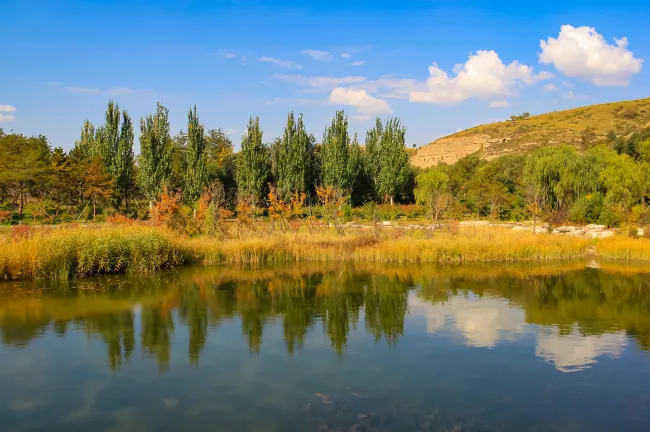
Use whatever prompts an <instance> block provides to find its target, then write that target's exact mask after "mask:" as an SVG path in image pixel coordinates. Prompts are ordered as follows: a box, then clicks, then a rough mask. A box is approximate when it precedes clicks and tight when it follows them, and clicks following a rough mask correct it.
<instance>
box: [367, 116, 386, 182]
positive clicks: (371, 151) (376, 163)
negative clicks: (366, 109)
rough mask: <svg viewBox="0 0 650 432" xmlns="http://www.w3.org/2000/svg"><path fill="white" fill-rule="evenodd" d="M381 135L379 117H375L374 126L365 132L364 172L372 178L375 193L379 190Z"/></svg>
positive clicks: (381, 129)
mask: <svg viewBox="0 0 650 432" xmlns="http://www.w3.org/2000/svg"><path fill="white" fill-rule="evenodd" d="M382 135H383V125H382V124H381V119H380V118H379V117H377V118H376V119H375V127H374V128H372V129H369V130H368V131H367V132H366V164H365V170H366V173H367V174H368V175H369V176H370V178H371V179H372V184H373V186H374V192H375V194H377V193H378V190H379V171H380V156H381V148H380V146H381V137H382Z"/></svg>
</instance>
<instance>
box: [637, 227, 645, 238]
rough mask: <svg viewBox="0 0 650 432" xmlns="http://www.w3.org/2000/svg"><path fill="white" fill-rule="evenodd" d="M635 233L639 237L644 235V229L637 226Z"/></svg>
mask: <svg viewBox="0 0 650 432" xmlns="http://www.w3.org/2000/svg"><path fill="white" fill-rule="evenodd" d="M636 235H638V236H639V237H645V230H644V229H643V228H639V229H638V230H637V231H636Z"/></svg>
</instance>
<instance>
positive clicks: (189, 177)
mask: <svg viewBox="0 0 650 432" xmlns="http://www.w3.org/2000/svg"><path fill="white" fill-rule="evenodd" d="M185 158H186V159H185V160H186V162H185V169H186V171H185V178H184V180H185V188H184V189H183V195H184V198H185V200H186V201H187V202H190V203H192V202H194V201H196V200H197V199H198V198H199V195H201V191H203V188H204V187H205V186H206V184H207V179H208V175H207V170H206V162H207V153H206V141H205V136H204V129H203V125H202V124H201V123H199V116H198V115H197V114H196V105H194V109H193V110H191V109H190V111H189V113H188V114H187V148H186V151H185Z"/></svg>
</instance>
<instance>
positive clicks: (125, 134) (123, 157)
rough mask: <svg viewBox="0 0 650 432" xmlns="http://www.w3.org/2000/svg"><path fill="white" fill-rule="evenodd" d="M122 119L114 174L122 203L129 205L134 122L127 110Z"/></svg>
mask: <svg viewBox="0 0 650 432" xmlns="http://www.w3.org/2000/svg"><path fill="white" fill-rule="evenodd" d="M122 119H123V120H122V127H121V129H120V136H119V139H118V141H117V148H116V151H115V157H114V159H113V162H112V167H113V168H112V173H113V176H114V179H115V190H116V192H117V194H118V196H119V199H120V201H121V200H125V201H126V204H127V205H128V202H129V196H130V194H131V191H132V190H133V181H134V171H133V167H134V157H133V121H132V120H131V117H130V116H129V114H128V113H127V112H126V110H125V111H124V112H122Z"/></svg>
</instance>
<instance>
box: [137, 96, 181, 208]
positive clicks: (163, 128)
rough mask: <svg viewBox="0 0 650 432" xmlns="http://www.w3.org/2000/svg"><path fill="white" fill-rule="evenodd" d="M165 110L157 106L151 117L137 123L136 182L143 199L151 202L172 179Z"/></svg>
mask: <svg viewBox="0 0 650 432" xmlns="http://www.w3.org/2000/svg"><path fill="white" fill-rule="evenodd" d="M168 118H169V110H168V109H167V108H165V107H164V106H163V105H162V104H161V103H158V108H157V110H156V114H155V115H151V114H150V115H148V116H147V117H146V119H142V120H140V158H139V165H140V176H139V182H140V186H141V187H142V191H143V192H144V194H145V196H146V197H147V199H149V201H150V202H152V201H154V200H155V199H156V198H157V197H158V195H159V194H160V192H161V191H162V189H163V186H165V185H169V181H170V179H171V175H172V152H173V148H172V140H171V138H170V136H169V120H168Z"/></svg>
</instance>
